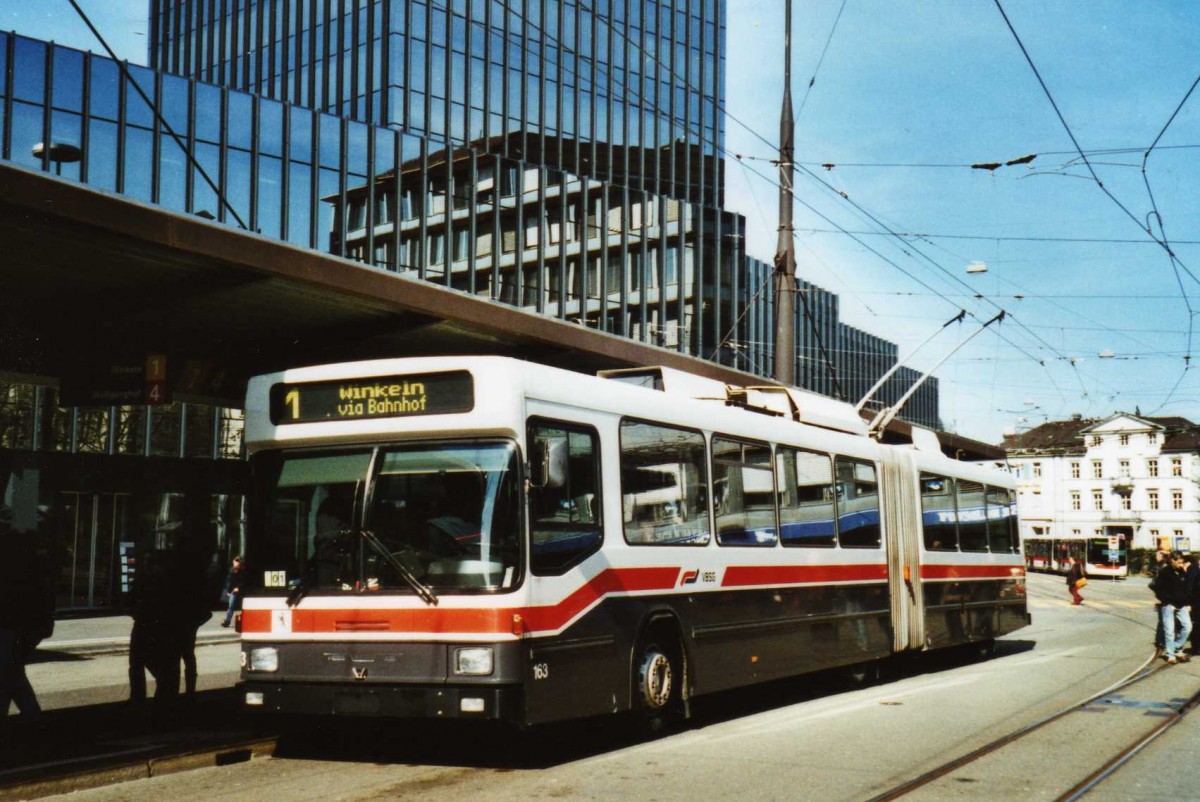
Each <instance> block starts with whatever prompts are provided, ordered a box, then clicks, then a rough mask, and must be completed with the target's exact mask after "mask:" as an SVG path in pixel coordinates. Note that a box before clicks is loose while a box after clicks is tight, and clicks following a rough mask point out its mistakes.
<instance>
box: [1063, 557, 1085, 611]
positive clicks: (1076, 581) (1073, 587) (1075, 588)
mask: <svg viewBox="0 0 1200 802" xmlns="http://www.w3.org/2000/svg"><path fill="white" fill-rule="evenodd" d="M1067 564H1068V567H1067V588H1068V589H1069V590H1070V591H1071V598H1072V601H1071V604H1082V603H1083V597H1082V596H1080V595H1079V589H1080V588H1081V587H1083V586H1084V585H1086V584H1087V577H1085V576H1084V574H1083V562H1082V561H1081V560H1078V559H1076V558H1075V557H1068V558H1067Z"/></svg>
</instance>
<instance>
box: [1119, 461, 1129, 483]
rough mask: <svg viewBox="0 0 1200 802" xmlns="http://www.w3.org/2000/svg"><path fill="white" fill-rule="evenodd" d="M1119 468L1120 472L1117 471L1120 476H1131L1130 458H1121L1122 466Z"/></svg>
mask: <svg viewBox="0 0 1200 802" xmlns="http://www.w3.org/2000/svg"><path fill="white" fill-rule="evenodd" d="M1117 470H1118V473H1117V475H1118V476H1123V477H1126V478H1128V476H1129V460H1127V459H1123V460H1121V463H1120V467H1119V468H1118V469H1117Z"/></svg>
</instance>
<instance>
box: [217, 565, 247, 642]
mask: <svg viewBox="0 0 1200 802" xmlns="http://www.w3.org/2000/svg"><path fill="white" fill-rule="evenodd" d="M245 580H246V570H245V567H244V565H243V564H242V556H241V555H240V554H239V555H238V556H236V557H234V558H233V565H231V566H230V567H229V573H228V574H226V575H225V591H224V592H223V593H222V594H221V598H222V599H225V600H228V602H229V607H228V608H226V610H225V620H224V621H222V622H221V626H223V627H227V626H229V624H230V622H232V621H233V614H234V613H235V612H237V611H238V610H240V609H242V586H243V585H244V584H245Z"/></svg>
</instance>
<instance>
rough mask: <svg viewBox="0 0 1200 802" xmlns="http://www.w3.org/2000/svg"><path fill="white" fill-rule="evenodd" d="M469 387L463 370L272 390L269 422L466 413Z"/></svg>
mask: <svg viewBox="0 0 1200 802" xmlns="http://www.w3.org/2000/svg"><path fill="white" fill-rule="evenodd" d="M474 406H475V391H474V384H473V382H472V380H471V374H470V373H468V372H467V371H465V370H457V371H449V372H446V373H425V374H419V375H409V376H373V377H369V378H354V379H342V380H338V381H323V382H296V383H290V382H281V383H279V384H275V385H272V387H271V422H272V423H274V424H277V425H278V424H287V423H310V422H314V421H334V420H357V419H362V418H402V417H408V416H411V415H438V414H442V415H444V414H449V413H456V412H470V411H471V410H472V409H473V408H474Z"/></svg>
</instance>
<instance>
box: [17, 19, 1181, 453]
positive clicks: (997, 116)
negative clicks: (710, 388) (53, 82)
mask: <svg viewBox="0 0 1200 802" xmlns="http://www.w3.org/2000/svg"><path fill="white" fill-rule="evenodd" d="M728 4H729V13H728V17H729V29H728V49H729V59H728V66H727V75H728V83H727V96H728V101H727V110H728V112H729V115H730V117H729V119H728V120H727V122H726V147H727V150H728V152H729V154H730V157H729V168H728V198H727V205H728V206H729V207H730V208H734V209H736V210H738V211H740V212H741V213H743V214H744V215H745V216H746V218H747V224H748V229H749V237H748V249H749V251H750V253H751V254H753V255H755V256H758V257H759V258H763V259H767V260H769V259H770V258H771V256H772V254H773V252H774V249H775V232H774V229H775V220H776V208H777V206H776V194H777V188H776V186H775V185H774V172H773V170H774V167H773V165H772V164H771V163H770V161H769V160H770V159H771V158H772V157H773V156H774V153H773V147H774V145H773V144H768V143H774V142H775V141H776V139H777V135H778V126H779V122H778V113H777V112H776V111H775V110H776V109H777V108H778V103H779V92H780V88H781V83H782V70H781V68H779V67H778V66H777V65H778V64H779V63H780V62H781V61H782V48H783V38H782V19H783V0H728ZM81 5H83V6H84V7H85V8H86V9H87V10H88V12H89V13H90V14H92V16H93V20H94V22H95V23H96V24H97V26H98V27H99V28H100V30H101V31H102V32H103V33H104V34H105V36H106V37H108V38H109V41H110V44H112V45H113V47H114V49H116V51H117V52H118V54H120V55H122V56H124V57H128V58H130V59H131V60H133V61H136V62H138V63H144V62H145V47H146V45H145V42H146V36H145V33H146V31H147V22H146V9H147V6H148V3H147V2H146V0H103V2H99V1H98V0H88V1H85V2H81ZM1001 5H1002V7H1003V11H1004V12H1005V13H1006V14H1007V16H1008V19H1009V21H1010V22H1011V24H1012V26H1013V28H1014V29H1015V30H1016V33H1017V35H1018V36H1019V37H1020V40H1021V42H1022V43H1023V44H1024V46H1025V48H1026V50H1027V52H1028V53H1029V57H1030V59H1031V60H1032V61H1033V64H1034V65H1035V66H1036V68H1037V70H1038V72H1039V73H1040V75H1041V78H1042V81H1044V82H1045V85H1046V87H1047V88H1048V90H1049V93H1050V96H1051V97H1052V98H1053V100H1054V103H1055V104H1057V107H1058V111H1059V112H1061V114H1062V116H1063V118H1064V119H1065V121H1066V123H1067V126H1068V127H1069V129H1070V134H1068V130H1067V127H1064V125H1063V123H1062V122H1060V120H1059V118H1058V115H1057V114H1056V111H1055V106H1054V105H1053V104H1052V103H1051V101H1050V100H1049V99H1048V98H1047V94H1046V92H1045V91H1044V90H1043V89H1042V87H1041V85H1039V82H1038V78H1037V76H1036V75H1035V73H1034V70H1033V69H1032V68H1031V67H1030V65H1029V63H1028V62H1027V61H1026V58H1025V56H1024V55H1023V54H1022V51H1021V48H1020V47H1019V46H1018V44H1017V40H1016V38H1014V35H1013V33H1012V32H1010V30H1009V28H1008V25H1007V24H1006V23H1005V19H1004V16H1003V15H1002V13H1001V10H1000V8H998V6H997V4H996V3H995V2H993V1H990V0H986V1H985V0H941V1H939V2H934V1H933V0H917V2H912V3H895V2H891V1H889V0H845V2H843V0H797V2H795V11H794V14H795V19H794V35H793V89H794V102H795V107H796V109H797V111H798V115H799V118H798V123H797V133H796V160H797V162H798V163H799V164H800V165H801V167H802V168H806V169H801V170H799V171H798V173H797V177H796V195H797V199H798V201H797V205H796V227H797V262H798V264H799V274H800V275H801V276H803V277H805V278H807V279H809V280H811V281H813V282H815V283H817V284H819V285H821V286H824V287H825V288H827V289H829V290H831V291H833V292H835V293H838V294H839V295H840V296H841V304H842V306H841V308H842V317H843V320H845V321H846V322H847V323H850V324H851V325H855V326H858V327H860V328H863V329H865V330H867V331H870V332H872V333H874V334H877V335H879V336H882V337H885V338H887V339H889V340H892V341H894V342H897V343H898V344H899V345H900V353H901V358H902V359H904V360H905V361H906V362H908V363H909V364H911V365H913V366H914V367H917V368H919V369H928V368H930V367H932V366H933V365H934V364H935V363H936V362H937V361H938V360H940V359H941V358H942V356H944V355H945V354H946V353H947V352H948V351H949V350H950V349H951V348H953V346H954V345H955V344H956V343H957V341H958V339H960V338H962V337H965V336H967V335H968V334H970V333H971V332H972V331H973V330H974V326H973V325H968V324H963V325H961V326H960V325H955V326H952V327H950V328H948V329H947V330H946V331H945V332H944V333H943V334H942V335H940V337H939V338H938V339H936V340H934V341H933V343H931V344H930V345H928V346H926V347H925V348H924V349H923V350H922V351H921V352H919V353H917V354H915V355H914V356H912V357H911V358H909V356H910V354H911V352H912V350H913V349H914V348H916V347H917V346H918V345H919V344H920V343H922V342H923V341H925V340H926V339H927V338H928V337H929V336H930V335H931V334H933V332H934V331H935V330H937V329H938V328H939V327H940V326H941V324H942V323H943V322H945V321H946V320H948V319H950V318H951V317H953V316H954V315H955V314H957V313H958V311H959V310H960V309H965V310H967V311H968V312H969V313H970V314H972V315H974V316H976V317H977V318H978V319H979V320H986V319H989V318H991V317H992V316H993V315H995V314H996V313H997V312H998V311H999V309H1001V308H1002V309H1004V310H1005V311H1006V312H1007V313H1008V317H1007V318H1006V319H1005V321H1004V322H1003V323H1001V324H997V325H994V326H992V327H991V328H990V329H989V330H988V331H987V332H984V333H983V334H981V335H980V336H978V337H976V338H975V339H974V340H972V342H971V343H970V344H969V345H967V346H966V347H964V348H963V349H961V350H960V351H958V352H957V353H956V354H955V355H954V356H953V357H951V358H950V360H949V361H948V362H947V363H946V364H945V365H944V366H943V367H942V368H940V369H939V370H938V372H937V375H938V376H939V378H940V380H941V389H942V393H941V395H942V416H943V420H944V422H945V424H946V426H947V427H948V428H950V429H952V430H955V431H958V432H960V433H962V434H965V435H967V436H970V437H976V438H978V439H981V440H987V441H992V442H995V441H997V440H998V439H999V438H1000V436H1001V434H1002V432H1003V431H1004V430H1005V429H1010V428H1013V427H1020V426H1028V425H1034V424H1036V423H1038V422H1040V421H1042V420H1045V419H1046V418H1051V419H1055V418H1063V417H1067V416H1069V415H1071V414H1072V413H1081V414H1083V415H1085V416H1089V417H1105V416H1107V415H1109V414H1111V413H1112V412H1114V411H1118V410H1121V411H1130V412H1132V411H1134V410H1135V409H1140V411H1141V412H1142V413H1143V414H1147V415H1182V416H1185V417H1190V418H1192V419H1193V420H1197V421H1200V373H1198V370H1200V369H1198V370H1190V369H1189V370H1186V371H1185V367H1186V366H1187V365H1188V360H1185V357H1186V356H1188V355H1190V354H1191V353H1195V352H1196V349H1197V347H1198V346H1197V342H1200V326H1197V327H1196V330H1195V331H1194V332H1191V333H1190V334H1189V332H1190V331H1191V329H1192V326H1193V324H1194V323H1195V320H1194V315H1193V312H1200V245H1198V244H1196V243H1200V201H1197V193H1196V192H1195V191H1194V189H1193V188H1194V187H1195V186H1197V183H1198V181H1200V89H1197V91H1196V92H1195V93H1194V94H1193V95H1192V96H1191V97H1189V98H1188V101H1187V102H1186V103H1185V104H1184V105H1183V106H1182V108H1180V109H1179V111H1178V114H1177V115H1176V116H1175V117H1174V119H1173V121H1171V123H1170V125H1169V127H1167V123H1168V120H1170V119H1171V115H1172V113H1174V112H1175V110H1176V108H1177V107H1179V105H1180V102H1181V101H1182V100H1183V99H1184V97H1185V95H1187V93H1188V91H1189V89H1191V87H1192V86H1193V83H1194V82H1195V81H1196V80H1197V77H1200V58H1197V55H1196V54H1198V53H1200V24H1197V19H1196V15H1195V11H1194V9H1195V7H1194V6H1192V5H1191V4H1187V3H1171V2H1157V1H1156V0H1141V1H1140V2H1133V1H1132V0H1119V1H1118V0H1086V1H1085V0H1056V2H1052V3H1046V2H1034V1H1033V0H1001ZM0 28H5V29H10V30H16V31H18V32H20V33H24V34H26V35H30V36H35V37H38V38H43V39H54V40H56V41H58V42H61V43H63V44H66V45H70V46H73V47H80V48H83V49H92V50H97V51H100V50H101V48H100V47H99V45H98V44H96V43H95V42H94V40H93V39H92V37H91V34H90V33H89V32H88V31H87V29H86V28H85V27H84V26H83V24H82V23H81V22H79V21H78V20H77V18H76V17H75V12H74V11H73V10H72V9H71V7H70V4H69V3H68V2H67V0H39V2H29V1H28V0H0ZM823 52H824V59H823V60H822V58H821V57H822V53H823ZM818 63H819V65H820V66H819V69H818ZM810 79H814V80H813V83H812V86H811V88H809V86H808V85H809V81H810ZM1164 127H1166V131H1165V133H1163V134H1162V137H1161V139H1159V140H1158V143H1157V145H1156V146H1155V148H1154V150H1153V151H1151V153H1150V155H1149V157H1147V160H1146V164H1147V166H1146V171H1145V174H1144V175H1145V178H1143V171H1142V160H1143V154H1144V152H1145V151H1146V150H1147V149H1148V148H1149V147H1150V146H1151V145H1152V144H1153V143H1154V142H1155V140H1156V138H1157V137H1158V136H1159V134H1160V132H1162V131H1163V129H1164ZM1071 134H1073V136H1074V138H1075V141H1076V142H1078V145H1079V147H1080V148H1082V149H1083V151H1084V153H1085V154H1086V155H1087V158H1088V164H1090V170H1089V167H1088V165H1085V164H1084V162H1083V160H1082V159H1081V158H1080V156H1079V154H1078V152H1077V151H1076V146H1075V143H1074V142H1073V141H1072V137H1071ZM764 140H766V141H764ZM733 154H739V155H740V156H741V158H740V159H739V158H736V157H735V156H734V155H733ZM1028 154H1036V158H1034V159H1033V160H1032V161H1031V162H1030V163H1028V164H1025V165H1013V166H1004V167H1000V168H999V169H996V170H995V171H987V170H979V169H972V168H971V167H970V165H971V164H975V163H984V162H1004V161H1008V160H1012V159H1016V158H1018V157H1022V156H1026V155H1028ZM824 164H832V165H834V166H833V167H832V169H825V168H824V167H822V166H821V165H824ZM868 165H870V166H868ZM806 170H807V171H806ZM1092 170H1094V171H1095V174H1096V176H1097V177H1098V178H1099V183H1098V182H1097V181H1096V180H1095V179H1094V178H1093V176H1092V173H1091V171H1092ZM755 173H760V174H762V176H764V177H765V178H764V177H760V176H758V175H755ZM1101 183H1102V184H1103V187H1104V189H1102V188H1101V186H1100V184H1101ZM1148 187H1149V189H1148ZM1105 189H1106V190H1107V191H1108V192H1109V193H1111V195H1112V196H1113V197H1111V198H1110V197H1109V196H1108V195H1106V194H1105V191H1104V190H1105ZM806 207H811V208H806ZM1155 208H1157V211H1158V214H1159V216H1160V217H1161V221H1162V223H1161V226H1160V225H1159V224H1158V223H1157V222H1155V221H1154V220H1153V212H1154V209H1155ZM1148 220H1150V221H1151V222H1150V223H1147V221H1148ZM1147 225H1150V227H1151V228H1152V229H1153V233H1154V235H1155V236H1157V237H1158V238H1159V239H1163V238H1164V235H1165V241H1166V243H1167V244H1168V245H1169V246H1170V249H1171V252H1173V253H1174V254H1175V257H1176V259H1175V261H1172V259H1171V257H1170V256H1169V255H1168V253H1167V251H1166V250H1165V249H1164V248H1163V247H1162V245H1160V244H1159V243H1157V242H1155V241H1154V239H1153V238H1151V236H1150V235H1149V234H1147V232H1146V230H1145V229H1146V226H1147ZM918 235H919V236H918ZM972 262H982V263H983V264H985V265H986V266H987V271H986V272H983V273H970V274H968V273H967V272H966V269H967V266H968V265H969V264H970V263H972ZM1101 354H1105V356H1101ZM1110 354H1111V356H1109V355H1110Z"/></svg>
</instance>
